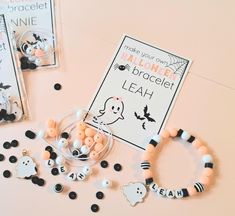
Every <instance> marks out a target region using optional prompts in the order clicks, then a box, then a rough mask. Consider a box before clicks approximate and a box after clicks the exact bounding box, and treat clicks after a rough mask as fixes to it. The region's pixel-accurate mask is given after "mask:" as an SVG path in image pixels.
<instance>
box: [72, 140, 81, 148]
mask: <svg viewBox="0 0 235 216" xmlns="http://www.w3.org/2000/svg"><path fill="white" fill-rule="evenodd" d="M81 145H82V143H81V141H79V140H74V141H73V148H75V149H77V148H79V147H80V146H81Z"/></svg>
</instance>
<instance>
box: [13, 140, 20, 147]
mask: <svg viewBox="0 0 235 216" xmlns="http://www.w3.org/2000/svg"><path fill="white" fill-rule="evenodd" d="M18 145H19V141H18V140H12V141H11V146H12V147H17V146H18Z"/></svg>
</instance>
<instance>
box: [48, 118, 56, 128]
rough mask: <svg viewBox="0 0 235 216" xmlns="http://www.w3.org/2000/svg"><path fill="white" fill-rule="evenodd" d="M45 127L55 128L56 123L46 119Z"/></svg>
mask: <svg viewBox="0 0 235 216" xmlns="http://www.w3.org/2000/svg"><path fill="white" fill-rule="evenodd" d="M46 125H47V127H48V128H55V127H56V121H54V120H53V119H48V120H47V123H46Z"/></svg>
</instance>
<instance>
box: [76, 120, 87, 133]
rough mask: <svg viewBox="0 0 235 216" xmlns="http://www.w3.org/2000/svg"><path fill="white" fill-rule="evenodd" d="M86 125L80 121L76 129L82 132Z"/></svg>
mask: <svg viewBox="0 0 235 216" xmlns="http://www.w3.org/2000/svg"><path fill="white" fill-rule="evenodd" d="M86 127H87V126H86V123H85V122H84V121H80V122H78V123H77V129H78V130H82V131H84V130H85V129H86Z"/></svg>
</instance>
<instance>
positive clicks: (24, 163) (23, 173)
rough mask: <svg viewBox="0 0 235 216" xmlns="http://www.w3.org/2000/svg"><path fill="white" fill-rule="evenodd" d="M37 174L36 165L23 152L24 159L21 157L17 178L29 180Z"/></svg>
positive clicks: (17, 167) (17, 168)
mask: <svg viewBox="0 0 235 216" xmlns="http://www.w3.org/2000/svg"><path fill="white" fill-rule="evenodd" d="M36 174H37V167H36V163H35V162H34V161H33V159H32V158H31V157H30V156H28V155H27V152H26V151H23V157H21V158H20V159H19V161H18V163H17V166H16V176H17V178H22V179H24V178H25V179H29V178H31V177H32V176H34V175H36Z"/></svg>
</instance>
